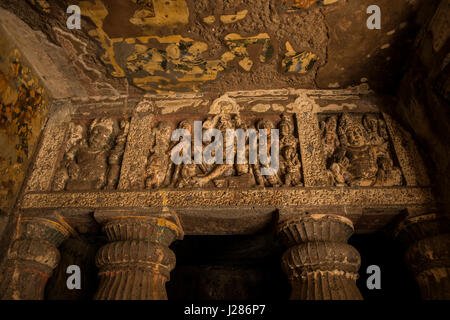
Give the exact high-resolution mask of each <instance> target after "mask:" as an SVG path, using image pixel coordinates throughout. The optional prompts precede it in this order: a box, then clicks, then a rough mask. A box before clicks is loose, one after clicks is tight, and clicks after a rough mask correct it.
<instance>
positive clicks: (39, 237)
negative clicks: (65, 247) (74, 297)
mask: <svg viewBox="0 0 450 320" xmlns="http://www.w3.org/2000/svg"><path fill="white" fill-rule="evenodd" d="M19 228H20V230H19V234H18V238H17V239H16V240H14V241H13V243H12V244H11V246H10V248H9V250H8V256H7V260H6V262H5V265H4V267H3V272H2V274H1V275H0V296H1V299H3V300H42V299H44V289H45V285H46V284H47V280H48V279H49V278H50V276H51V275H52V273H53V269H54V268H55V267H56V266H57V265H58V262H59V259H60V254H59V251H58V249H57V248H58V246H59V245H60V244H61V243H62V242H63V241H64V240H65V239H67V238H68V237H69V236H70V230H71V228H70V227H69V226H68V225H66V224H64V223H60V222H58V221H55V220H51V219H45V218H22V220H21V221H20V223H19Z"/></svg>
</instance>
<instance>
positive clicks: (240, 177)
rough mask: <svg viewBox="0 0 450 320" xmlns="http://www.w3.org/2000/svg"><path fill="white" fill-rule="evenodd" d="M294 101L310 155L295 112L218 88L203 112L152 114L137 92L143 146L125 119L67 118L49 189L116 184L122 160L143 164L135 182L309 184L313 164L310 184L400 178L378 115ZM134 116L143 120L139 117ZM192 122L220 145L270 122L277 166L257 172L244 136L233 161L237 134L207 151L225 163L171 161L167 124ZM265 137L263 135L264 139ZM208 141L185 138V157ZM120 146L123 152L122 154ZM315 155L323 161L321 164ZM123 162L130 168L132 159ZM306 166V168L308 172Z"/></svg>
mask: <svg viewBox="0 0 450 320" xmlns="http://www.w3.org/2000/svg"><path fill="white" fill-rule="evenodd" d="M297 100H298V99H297ZM296 102H297V101H296ZM294 104H295V103H294ZM288 106H289V105H288ZM291 107H292V104H291ZM296 108H299V109H302V111H303V112H304V113H305V114H312V115H314V116H313V117H312V118H311V119H312V120H311V121H314V119H316V121H317V123H316V127H317V130H316V131H311V132H312V133H311V134H312V135H315V138H314V140H317V147H318V148H319V150H318V151H320V152H319V153H315V156H314V157H311V156H309V155H308V154H307V153H309V152H310V151H309V150H310V149H311V146H310V145H311V144H310V143H311V141H312V140H311V141H309V140H308V139H305V138H304V137H305V136H306V137H308V136H307V135H305V134H304V131H305V130H306V129H307V127H310V126H311V124H310V123H302V121H303V120H302V119H306V118H302V117H299V116H298V114H296V113H286V112H278V113H259V114H255V113H254V112H247V111H245V110H242V107H241V106H239V105H238V104H237V103H236V101H235V100H234V99H231V98H229V97H228V96H226V95H225V96H222V97H221V98H220V99H217V100H215V101H214V102H213V103H212V104H211V105H210V108H209V114H208V115H206V116H200V115H190V116H188V115H185V114H179V115H158V114H155V111H156V110H155V109H157V108H155V105H154V103H152V102H151V100H148V99H144V100H143V101H141V102H140V103H139V104H138V106H137V108H136V111H137V112H138V113H139V112H141V113H142V112H144V113H146V114H147V113H149V112H151V116H149V117H148V118H145V119H146V120H145V121H147V122H148V124H147V127H148V129H146V130H145V131H144V132H142V133H141V136H140V139H144V138H145V139H144V140H145V141H146V142H145V145H142V143H141V145H139V147H138V146H137V145H136V144H135V143H134V142H133V141H131V140H133V139H136V138H131V137H129V132H130V130H134V129H132V128H131V127H132V123H133V120H132V118H131V119H126V118H112V117H103V118H96V119H90V120H73V121H72V122H70V123H69V125H68V128H67V133H66V139H65V142H64V144H63V150H61V151H60V154H61V156H60V159H61V160H59V164H58V166H57V169H56V171H55V173H54V175H53V178H52V190H53V191H62V190H67V191H81V190H114V189H117V188H118V186H119V180H121V179H126V174H127V171H126V170H125V171H124V170H122V172H121V168H122V166H123V165H124V163H123V162H124V161H138V162H144V163H145V164H141V165H140V167H139V169H136V170H138V171H139V172H135V173H134V174H135V175H136V176H138V177H139V179H140V181H138V182H135V183H134V182H133V183H132V185H133V188H135V189H147V190H154V189H167V188H168V189H186V188H240V189H242V188H253V187H266V188H274V187H291V188H299V187H304V186H306V187H308V186H315V185H314V184H311V183H309V182H308V181H311V177H309V176H308V175H310V174H315V172H320V171H321V170H322V174H323V176H324V177H325V178H324V179H323V181H322V180H318V181H319V183H323V185H317V184H316V185H317V186H323V187H327V186H336V187H344V186H346V187H389V186H402V185H405V177H404V175H403V173H402V169H401V166H400V163H399V160H398V159H397V157H396V150H395V148H394V147H393V144H392V141H391V138H390V135H389V133H388V129H387V126H386V122H385V120H384V119H383V117H382V116H381V114H379V113H345V112H340V113H328V114H327V113H319V114H315V113H314V110H313V109H314V106H312V105H311V104H310V103H306V105H300V106H298V105H297V106H296ZM286 109H288V108H286ZM301 114H303V113H301ZM143 119H144V118H143ZM307 119H309V118H307ZM141 121H144V120H142V119H141ZM200 121H201V127H200V131H201V132H202V134H204V133H205V132H206V131H208V130H209V129H217V130H218V131H219V132H221V133H222V135H223V137H225V138H224V140H223V144H224V145H226V139H227V138H226V137H227V135H226V131H227V130H235V131H236V130H242V131H243V132H249V130H252V129H253V130H254V131H255V132H256V138H255V139H256V140H255V141H256V142H258V141H260V140H261V135H260V132H261V131H260V130H262V129H266V130H267V132H270V130H272V129H277V130H278V134H279V145H278V150H279V166H278V167H277V170H276V172H274V173H273V174H269V175H265V174H261V170H262V169H264V168H265V167H267V166H268V164H261V163H260V162H257V163H253V162H250V161H249V149H250V145H251V140H252V139H251V136H250V135H247V136H246V137H245V143H244V148H245V150H244V154H245V161H244V162H242V161H236V160H237V157H238V150H237V147H238V142H239V141H238V140H233V142H232V143H231V142H230V147H229V148H228V149H227V148H225V149H222V150H220V151H213V155H214V152H221V153H223V157H222V158H223V159H225V158H226V157H228V155H226V153H227V152H229V153H230V154H231V155H232V157H233V158H232V159H233V160H234V161H232V162H231V163H229V162H228V161H227V162H223V163H220V162H219V163H217V162H216V163H210V162H206V161H203V162H201V163H193V162H191V163H179V164H176V163H174V162H173V159H172V158H171V154H172V153H173V152H174V149H175V148H176V146H177V145H178V144H179V143H180V141H183V140H181V139H179V140H176V141H172V134H173V132H174V130H176V129H181V130H186V131H187V132H188V133H189V134H190V135H192V134H193V131H194V122H197V123H199V122H200ZM305 121H306V120H305ZM130 123H131V125H130ZM313 127H314V126H313ZM306 131H308V130H306ZM308 132H309V131H308ZM144 136H145V137H144ZM203 137H204V136H203ZM130 139H131V140H130ZM268 139H269V140H268V141H270V139H271V138H270V137H269V138H268ZM212 142H214V141H211V140H210V141H205V140H204V138H203V141H200V143H197V144H196V143H195V142H194V141H193V140H192V141H190V144H191V145H190V148H189V149H190V151H189V152H191V156H192V157H191V158H192V159H193V158H194V157H193V155H194V153H195V152H196V151H200V152H204V151H205V149H207V148H211V144H212ZM302 144H303V146H302ZM127 145H128V147H127ZM227 146H228V145H227ZM308 146H309V147H308ZM230 148H231V149H230ZM271 148H272V145H271V144H270V143H268V145H267V154H268V155H269V154H270V152H271ZM134 149H136V150H134ZM137 149H140V151H138V150H137ZM125 150H127V154H128V155H127V156H126V157H125V156H124V153H125ZM214 150H218V149H214ZM260 151H261V150H260ZM136 152H140V153H141V154H142V156H140V157H139V159H141V160H136V159H137V158H136V156H135V155H134V154H135V153H136ZM317 155H319V158H318V157H317ZM320 157H321V159H320ZM124 159H127V160H124ZM129 159H131V160H129ZM317 159H318V160H317ZM317 161H319V162H321V161H323V163H324V166H323V169H321V167H320V165H319V163H317ZM128 167H130V165H128ZM131 167H132V170H134V169H133V168H134V165H132V166H131ZM305 167H306V168H305ZM311 168H313V170H312V171H311V170H310V169H311ZM314 170H315V171H314ZM305 179H306V180H305ZM325 180H327V181H325ZM305 181H306V182H308V183H306V182H305ZM119 189H121V188H120V187H119Z"/></svg>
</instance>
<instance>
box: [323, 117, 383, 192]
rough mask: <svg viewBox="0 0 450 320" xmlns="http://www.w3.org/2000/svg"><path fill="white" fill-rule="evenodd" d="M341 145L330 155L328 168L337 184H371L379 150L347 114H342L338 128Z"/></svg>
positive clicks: (374, 178) (373, 180) (376, 167)
mask: <svg viewBox="0 0 450 320" xmlns="http://www.w3.org/2000/svg"><path fill="white" fill-rule="evenodd" d="M338 133H339V138H340V142H341V147H340V148H338V149H337V150H336V152H335V153H334V155H333V156H332V160H333V163H332V164H331V166H330V170H331V172H332V174H333V175H334V177H335V179H336V183H337V184H343V183H344V182H345V183H346V184H347V185H349V186H371V185H373V184H374V183H375V181H376V176H377V172H378V164H377V159H378V157H379V156H380V152H379V150H378V148H377V147H376V146H372V145H371V144H370V143H369V142H368V141H367V139H366V136H365V132H364V128H363V127H362V125H361V124H359V123H356V122H355V121H353V119H352V118H351V117H350V115H349V114H346V113H345V114H343V115H342V117H341V119H340V123H339V128H338Z"/></svg>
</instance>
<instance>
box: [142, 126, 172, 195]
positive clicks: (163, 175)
mask: <svg viewBox="0 0 450 320" xmlns="http://www.w3.org/2000/svg"><path fill="white" fill-rule="evenodd" d="M172 130H173V125H172V124H171V123H170V122H168V121H161V122H160V123H159V124H158V126H157V128H155V129H154V130H153V133H152V144H151V146H150V156H149V157H148V160H147V166H146V168H145V173H146V177H147V178H146V180H145V186H146V188H148V189H152V188H160V187H161V186H165V185H167V184H168V183H169V181H168V180H169V178H170V171H171V168H172V163H171V161H170V154H169V144H170V141H171V140H170V137H171V135H172Z"/></svg>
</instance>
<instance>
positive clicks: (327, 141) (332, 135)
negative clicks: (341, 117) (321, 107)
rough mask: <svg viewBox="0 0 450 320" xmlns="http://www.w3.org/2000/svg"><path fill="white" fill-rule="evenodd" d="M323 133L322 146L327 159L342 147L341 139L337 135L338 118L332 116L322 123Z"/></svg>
mask: <svg viewBox="0 0 450 320" xmlns="http://www.w3.org/2000/svg"><path fill="white" fill-rule="evenodd" d="M320 128H321V131H322V139H321V140H322V146H323V149H324V153H325V158H326V159H328V158H329V157H331V156H332V155H333V154H334V152H335V151H336V149H337V148H338V147H339V146H340V142H339V138H338V135H337V133H336V129H337V116H330V117H328V118H327V119H326V120H324V121H322V122H321V123H320Z"/></svg>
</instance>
